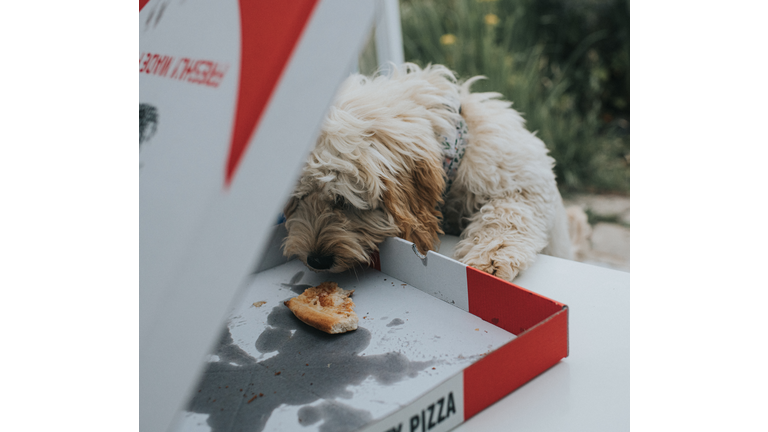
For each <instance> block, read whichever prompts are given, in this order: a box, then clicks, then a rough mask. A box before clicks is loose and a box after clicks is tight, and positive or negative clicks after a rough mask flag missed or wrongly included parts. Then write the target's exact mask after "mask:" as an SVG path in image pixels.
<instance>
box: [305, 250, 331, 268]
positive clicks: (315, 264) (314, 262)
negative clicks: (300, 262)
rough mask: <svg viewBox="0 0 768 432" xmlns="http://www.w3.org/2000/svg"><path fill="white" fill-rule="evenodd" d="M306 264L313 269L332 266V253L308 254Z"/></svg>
mask: <svg viewBox="0 0 768 432" xmlns="http://www.w3.org/2000/svg"><path fill="white" fill-rule="evenodd" d="M307 264H308V265H309V266H310V267H312V268H313V269H315V270H328V269H329V268H331V267H333V255H320V254H315V253H313V254H310V255H309V256H308V257H307Z"/></svg>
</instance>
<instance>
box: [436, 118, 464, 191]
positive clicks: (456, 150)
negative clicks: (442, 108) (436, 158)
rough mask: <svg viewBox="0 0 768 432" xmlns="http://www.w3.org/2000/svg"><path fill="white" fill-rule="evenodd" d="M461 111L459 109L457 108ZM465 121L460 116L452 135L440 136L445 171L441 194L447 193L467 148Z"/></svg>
mask: <svg viewBox="0 0 768 432" xmlns="http://www.w3.org/2000/svg"><path fill="white" fill-rule="evenodd" d="M459 113H461V109H459ZM468 132H469V131H468V130H467V123H466V122H465V121H464V119H463V118H461V119H460V120H459V121H458V122H457V123H456V131H455V133H454V135H453V136H451V137H447V136H443V135H441V136H440V143H441V144H442V148H443V171H445V176H446V181H445V191H444V192H443V196H446V195H448V192H449V191H450V189H451V185H452V184H453V180H454V179H455V178H456V173H457V172H458V170H459V164H461V159H462V158H463V157H464V153H465V151H466V149H467V134H468Z"/></svg>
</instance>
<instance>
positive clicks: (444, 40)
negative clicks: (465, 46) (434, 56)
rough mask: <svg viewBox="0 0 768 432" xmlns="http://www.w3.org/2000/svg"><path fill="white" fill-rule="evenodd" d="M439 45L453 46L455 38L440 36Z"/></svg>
mask: <svg viewBox="0 0 768 432" xmlns="http://www.w3.org/2000/svg"><path fill="white" fill-rule="evenodd" d="M440 43H441V44H443V45H453V44H455V43H456V36H454V35H452V34H450V33H447V34H444V35H442V36H440Z"/></svg>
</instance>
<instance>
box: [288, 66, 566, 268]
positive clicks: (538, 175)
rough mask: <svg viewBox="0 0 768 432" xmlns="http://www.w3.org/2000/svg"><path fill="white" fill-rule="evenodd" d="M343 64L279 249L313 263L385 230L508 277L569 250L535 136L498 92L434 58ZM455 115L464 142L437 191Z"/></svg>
mask: <svg viewBox="0 0 768 432" xmlns="http://www.w3.org/2000/svg"><path fill="white" fill-rule="evenodd" d="M393 69H394V70H393V71H392V72H391V73H390V74H388V75H383V74H379V75H377V76H374V77H371V78H368V77H364V76H362V75H357V74H355V75H352V76H351V77H350V78H349V79H347V80H346V81H345V82H344V84H343V85H342V87H341V90H340V91H339V93H338V95H337V98H336V100H335V102H334V104H333V106H332V107H331V108H330V111H329V112H328V115H327V118H326V120H325V122H324V124H323V125H322V130H321V133H320V136H319V138H318V140H317V144H316V146H315V148H314V149H313V150H312V152H311V154H310V155H309V158H308V161H307V164H306V166H305V167H304V169H303V172H302V174H301V177H300V179H299V182H298V185H297V186H296V188H295V190H294V192H293V194H292V195H291V198H290V200H289V202H288V204H287V206H286V208H285V210H284V214H285V217H286V223H285V226H286V228H287V230H288V236H287V237H286V239H285V241H284V243H283V247H284V253H285V255H286V256H293V255H295V256H297V257H298V258H299V259H301V260H302V261H303V262H304V263H305V264H307V266H308V267H309V268H311V269H313V270H328V271H331V272H341V271H344V270H347V269H350V268H353V267H354V266H356V265H359V264H364V263H368V262H370V260H371V257H372V254H373V253H374V252H375V251H377V250H378V244H379V243H381V242H382V241H383V240H384V239H385V238H387V237H390V236H399V237H401V238H404V239H406V240H409V241H411V242H413V243H414V244H415V245H416V247H417V248H418V250H419V251H420V252H421V253H423V254H426V253H427V251H428V250H436V248H437V245H438V244H439V243H438V242H439V240H438V234H442V233H447V234H453V235H460V241H459V243H458V244H457V245H456V248H455V252H454V258H455V259H457V260H459V261H461V262H463V263H465V264H467V265H470V266H472V267H475V268H477V269H479V270H482V271H484V272H487V273H490V274H493V275H496V276H498V277H500V278H502V279H506V280H509V281H511V280H512V279H514V278H515V276H516V275H517V274H518V273H519V272H520V271H521V270H523V269H525V268H526V267H528V266H529V265H530V264H531V263H532V262H533V261H534V260H535V259H536V255H537V253H544V254H547V255H553V256H557V257H562V258H567V259H573V252H572V247H571V243H570V239H569V232H568V231H569V230H568V223H569V219H568V216H567V214H566V211H565V209H564V207H563V204H562V199H561V197H560V194H559V192H558V189H557V185H556V182H555V175H554V173H553V171H552V168H553V166H554V163H555V161H554V160H553V159H552V158H551V157H550V156H548V154H547V153H548V151H547V149H546V147H545V145H544V143H543V142H542V141H541V140H540V139H539V138H537V137H536V136H535V135H534V134H532V133H531V132H529V131H528V130H526V128H525V125H524V120H523V118H522V117H521V116H520V114H519V113H517V112H516V111H515V110H513V109H512V108H511V105H512V104H511V103H510V102H506V101H503V100H501V99H500V97H501V95H500V94H498V93H472V92H470V86H471V85H472V84H473V83H474V82H476V81H477V80H478V79H481V78H482V77H475V78H472V79H470V80H468V81H466V82H464V83H459V82H457V80H456V78H455V76H454V75H453V73H451V72H450V71H449V70H448V69H447V68H445V67H443V66H438V65H433V66H427V67H426V68H424V69H421V68H419V67H418V66H416V65H414V64H408V63H407V64H405V65H403V66H402V67H400V68H393ZM462 118H463V119H464V121H465V122H466V125H467V128H468V130H469V133H468V136H467V146H466V152H465V154H464V156H463V159H462V161H461V164H460V165H459V168H458V172H457V175H456V178H455V179H454V180H453V183H452V185H451V187H450V190H449V191H448V193H447V194H446V195H445V196H444V190H445V185H446V179H445V173H444V171H443V167H442V161H443V158H444V156H443V154H442V148H441V143H440V141H439V140H440V136H451V134H455V130H456V124H457V123H458V122H459V121H460V120H461V119H462Z"/></svg>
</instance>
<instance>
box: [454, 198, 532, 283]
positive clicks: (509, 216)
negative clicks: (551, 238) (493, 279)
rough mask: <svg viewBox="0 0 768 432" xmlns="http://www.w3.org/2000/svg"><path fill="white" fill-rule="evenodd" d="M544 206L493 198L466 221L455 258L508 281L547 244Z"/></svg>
mask: <svg viewBox="0 0 768 432" xmlns="http://www.w3.org/2000/svg"><path fill="white" fill-rule="evenodd" d="M546 220H547V214H546V210H545V207H544V206H543V205H536V204H534V203H526V202H521V201H515V200H514V199H512V198H502V199H492V200H491V201H489V202H488V203H486V204H485V205H483V206H482V207H481V208H480V210H479V211H478V212H477V213H475V214H474V215H472V217H470V218H469V221H470V223H469V225H468V226H467V228H466V229H465V230H464V231H463V232H462V233H461V241H459V243H458V244H457V245H456V249H455V252H454V257H455V258H456V259H457V260H459V261H461V262H463V263H465V264H467V265H469V266H472V267H474V268H476V269H478V270H481V271H484V272H486V273H489V274H492V275H495V276H497V277H499V278H501V279H505V280H508V281H511V280H512V279H514V278H515V276H517V274H518V273H519V272H520V270H523V269H525V268H526V267H528V265H529V264H531V263H532V262H533V261H534V260H535V259H536V254H537V253H538V252H539V251H541V250H542V249H543V248H544V247H545V246H546V245H547V227H546Z"/></svg>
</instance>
